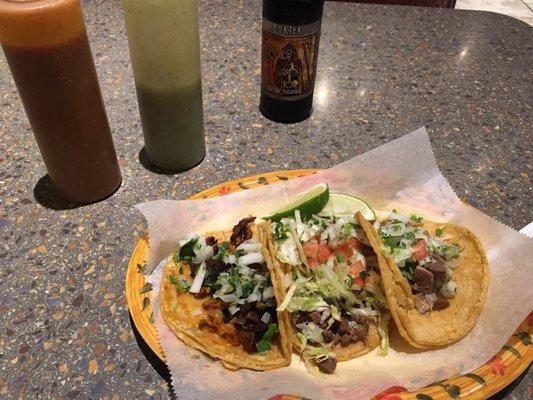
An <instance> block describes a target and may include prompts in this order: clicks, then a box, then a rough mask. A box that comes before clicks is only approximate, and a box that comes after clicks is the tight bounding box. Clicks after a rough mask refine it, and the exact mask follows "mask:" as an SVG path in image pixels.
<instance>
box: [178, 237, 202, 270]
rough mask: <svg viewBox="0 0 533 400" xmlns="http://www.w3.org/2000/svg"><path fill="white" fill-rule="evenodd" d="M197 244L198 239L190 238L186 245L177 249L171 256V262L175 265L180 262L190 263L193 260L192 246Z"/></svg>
mask: <svg viewBox="0 0 533 400" xmlns="http://www.w3.org/2000/svg"><path fill="white" fill-rule="evenodd" d="M197 242H198V238H192V239H191V240H189V241H188V242H187V243H185V244H184V245H183V246H181V248H180V249H177V250H176V251H175V252H174V254H173V255H172V260H174V262H175V263H176V264H177V263H178V262H180V261H192V259H193V258H194V256H195V254H194V246H195V245H196V243H197Z"/></svg>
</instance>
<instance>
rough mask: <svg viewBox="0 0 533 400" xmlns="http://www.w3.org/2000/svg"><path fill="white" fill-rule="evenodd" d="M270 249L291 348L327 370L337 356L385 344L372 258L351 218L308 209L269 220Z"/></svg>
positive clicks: (382, 303) (349, 356) (341, 357)
mask: <svg viewBox="0 0 533 400" xmlns="http://www.w3.org/2000/svg"><path fill="white" fill-rule="evenodd" d="M270 233H271V235H270V241H269V245H270V251H271V254H272V255H273V257H272V258H273V261H274V265H275V273H276V274H278V275H279V278H278V279H279V280H278V281H279V282H280V283H281V287H282V289H283V302H282V303H281V304H280V305H279V306H278V310H281V311H288V312H289V313H290V317H291V318H290V322H291V324H290V328H291V331H290V336H291V338H292V343H293V347H294V348H295V350H297V351H298V352H299V353H300V354H301V355H302V357H303V358H304V360H305V361H306V363H307V365H308V366H309V367H311V368H312V367H313V365H316V366H317V367H318V368H319V370H320V371H322V372H324V373H328V374H331V373H333V372H334V370H335V368H336V365H337V361H345V360H349V359H352V358H355V357H358V356H361V355H363V354H365V353H367V352H369V351H371V350H372V349H374V348H376V347H377V346H379V345H380V343H381V344H382V346H383V347H382V351H383V352H386V349H387V346H388V336H387V324H388V314H387V312H386V310H385V306H386V301H385V296H384V294H383V292H382V289H381V279H380V276H379V269H378V266H377V259H376V256H375V254H374V251H373V249H372V247H371V246H369V243H368V241H367V240H366V237H365V234H364V232H363V230H362V229H361V228H360V227H359V226H358V225H357V223H356V221H355V218H354V217H353V216H352V217H338V218H337V217H335V216H319V215H312V216H310V218H309V219H308V220H305V221H302V219H301V217H300V213H299V211H298V210H296V211H295V214H294V217H288V218H282V219H281V220H280V221H278V222H272V223H271V226H270Z"/></svg>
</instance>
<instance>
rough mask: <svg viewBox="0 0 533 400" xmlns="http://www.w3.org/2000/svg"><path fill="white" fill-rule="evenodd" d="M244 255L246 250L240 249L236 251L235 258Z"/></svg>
mask: <svg viewBox="0 0 533 400" xmlns="http://www.w3.org/2000/svg"><path fill="white" fill-rule="evenodd" d="M243 255H244V250H243V249H239V250H237V251H236V252H235V258H239V257H242V256H243Z"/></svg>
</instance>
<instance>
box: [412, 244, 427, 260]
mask: <svg viewBox="0 0 533 400" xmlns="http://www.w3.org/2000/svg"><path fill="white" fill-rule="evenodd" d="M428 254H429V252H428V248H427V247H426V241H425V240H419V241H418V242H416V243H415V244H414V245H413V258H414V259H415V261H422V260H423V259H424V258H426V257H427V256H428Z"/></svg>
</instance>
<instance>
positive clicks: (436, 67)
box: [0, 0, 533, 400]
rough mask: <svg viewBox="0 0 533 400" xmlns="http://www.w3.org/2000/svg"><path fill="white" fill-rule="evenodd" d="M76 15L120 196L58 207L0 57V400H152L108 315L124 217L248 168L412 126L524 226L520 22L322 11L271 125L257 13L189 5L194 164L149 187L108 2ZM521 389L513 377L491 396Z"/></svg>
mask: <svg viewBox="0 0 533 400" xmlns="http://www.w3.org/2000/svg"><path fill="white" fill-rule="evenodd" d="M83 6H84V11H85V16H86V20H87V26H88V31H89V36H90V39H91V45H92V49H93V54H94V58H95V61H96V65H97V69H98V73H99V76H100V82H101V85H102V90H103V96H104V99H105V103H106V107H107V110H108V116H109V120H110V123H111V126H112V128H113V132H114V139H115V143H116V148H117V153H118V157H119V159H120V165H121V167H122V174H123V183H122V186H121V188H120V190H119V191H118V192H117V193H116V194H115V195H114V196H112V197H111V198H109V199H107V200H105V201H103V202H101V203H98V204H94V205H90V206H86V207H82V208H74V209H64V210H61V209H59V208H62V207H63V208H64V204H61V202H60V201H58V200H57V199H55V198H54V196H53V195H51V194H50V193H49V191H48V186H47V185H46V182H45V181H43V180H42V179H41V178H42V177H43V176H44V175H45V170H44V167H43V164H42V162H41V158H40V156H39V152H38V149H37V146H36V144H35V142H34V140H33V137H32V133H31V130H30V126H29V124H28V122H27V119H26V116H25V114H24V111H23V109H22V106H21V103H20V100H19V97H18V95H17V92H16V89H15V86H14V84H13V81H12V79H11V75H10V73H9V70H8V67H7V64H6V62H5V59H4V58H3V56H0V115H1V118H0V154H1V156H0V183H1V185H0V196H1V203H0V231H1V237H0V398H24V399H34V398H54V399H56V398H57V399H59V398H61V399H62V398H66V399H74V398H80V399H97V398H102V399H113V400H115V399H119V398H120V399H126V398H135V399H142V398H149V397H154V398H168V397H169V394H168V391H167V385H166V382H165V380H164V379H163V378H162V377H161V376H160V375H159V374H158V372H157V371H156V369H154V367H153V366H152V365H151V364H150V362H149V361H148V360H147V358H146V357H145V355H144V354H143V352H141V350H140V349H139V345H138V344H137V341H136V339H135V336H134V333H133V331H132V328H131V325H130V319H129V315H128V310H127V306H126V300H125V294H124V274H125V271H126V265H127V260H128V258H129V256H130V253H131V251H132V249H133V247H134V245H135V241H136V239H137V238H138V237H139V236H142V235H143V233H144V230H145V226H144V223H143V220H142V219H141V218H140V216H139V215H138V214H137V213H136V212H134V211H133V210H132V205H134V204H135V203H138V202H142V201H146V200H153V199H159V198H176V199H177V198H185V197H187V196H189V195H191V194H193V193H195V192H197V191H199V190H201V189H204V188H207V187H209V186H210V185H213V184H216V183H220V182H223V181H225V180H228V179H232V178H236V177H239V176H244V175H248V174H253V173H257V172H264V171H269V170H278V169H284V168H305V167H329V166H331V165H334V164H335V163H337V162H339V161H342V160H345V159H348V158H350V157H352V156H354V155H357V154H360V153H362V152H365V151H366V150H369V149H371V148H373V147H375V146H378V145H380V144H383V143H385V142H387V141H389V140H391V139H394V138H396V137H398V136H400V135H403V134H405V133H407V132H409V131H411V130H413V129H415V128H418V127H420V126H422V125H426V126H427V128H428V131H429V134H430V136H431V138H432V141H433V144H434V147H435V153H436V157H437V159H438V163H439V166H440V167H441V169H442V171H443V173H444V175H445V176H446V177H447V178H448V179H449V181H450V183H451V185H452V186H453V187H454V189H455V190H456V191H457V193H458V194H459V196H460V197H461V198H462V199H464V200H465V201H466V202H468V203H470V204H471V205H473V206H475V207H477V208H479V209H481V210H482V211H484V212H486V213H487V214H489V215H491V216H493V217H495V218H497V219H499V220H500V221H502V222H504V223H506V224H509V225H511V226H512V227H513V228H521V227H522V226H524V225H525V224H526V223H529V222H530V221H532V220H533V204H532V198H533V196H532V192H531V181H530V177H531V176H532V160H531V150H532V143H533V141H532V130H531V119H530V116H531V115H532V110H531V97H530V96H531V93H532V85H531V83H532V74H531V60H532V51H531V46H532V44H533V30H532V29H531V28H530V27H529V26H527V25H526V24H525V23H523V22H520V21H518V20H516V19H512V18H510V17H507V16H503V15H499V14H492V13H485V12H469V11H456V10H439V9H421V8H410V7H395V6H389V7H387V6H373V5H355V4H343V3H333V4H331V3H329V4H327V5H326V7H325V15H324V20H323V36H322V39H321V50H320V58H319V69H318V77H317V85H316V89H317V90H316V95H315V105H316V106H315V111H314V114H313V116H312V118H311V119H309V120H308V121H306V122H304V123H300V124H296V125H289V126H286V125H279V124H275V123H272V122H270V121H268V120H266V119H264V118H263V117H262V116H261V115H260V113H259V111H258V108H257V104H258V97H259V74H260V69H259V51H260V45H261V44H260V30H259V29H260V25H259V21H260V14H261V7H260V2H259V1H244V0H243V1H231V2H230V1H222V0H218V1H213V0H210V1H209V2H207V1H205V2H203V4H202V6H201V40H202V47H203V54H202V57H203V70H202V73H203V88H204V104H205V106H204V107H205V124H206V131H207V140H208V154H207V157H206V158H205V160H204V161H203V162H202V163H201V164H200V165H199V166H198V167H196V168H194V169H193V170H191V171H188V172H185V173H182V174H178V175H157V174H155V173H153V172H150V171H148V170H147V169H145V168H144V167H143V166H142V165H141V164H140V163H139V160H138V154H139V150H140V149H141V147H142V145H143V144H142V135H141V128H140V123H139V117H138V111H137V103H136V100H135V94H134V87H133V81H132V73H131V68H130V63H129V57H128V51H127V44H126V37H125V34H124V25H123V21H122V14H121V10H120V2H119V1H111V0H97V1H84V2H83ZM38 182H39V183H38ZM156 367H158V368H159V369H160V371H163V369H162V368H161V365H159V366H158V365H157V364H156ZM531 391H532V378H531V374H529V376H527V377H526V378H525V379H524V380H522V382H521V383H520V384H519V385H518V387H517V388H516V389H514V391H512V392H511V394H510V395H509V396H510V398H518V399H526V398H528V397H529V396H530V395H531Z"/></svg>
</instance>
